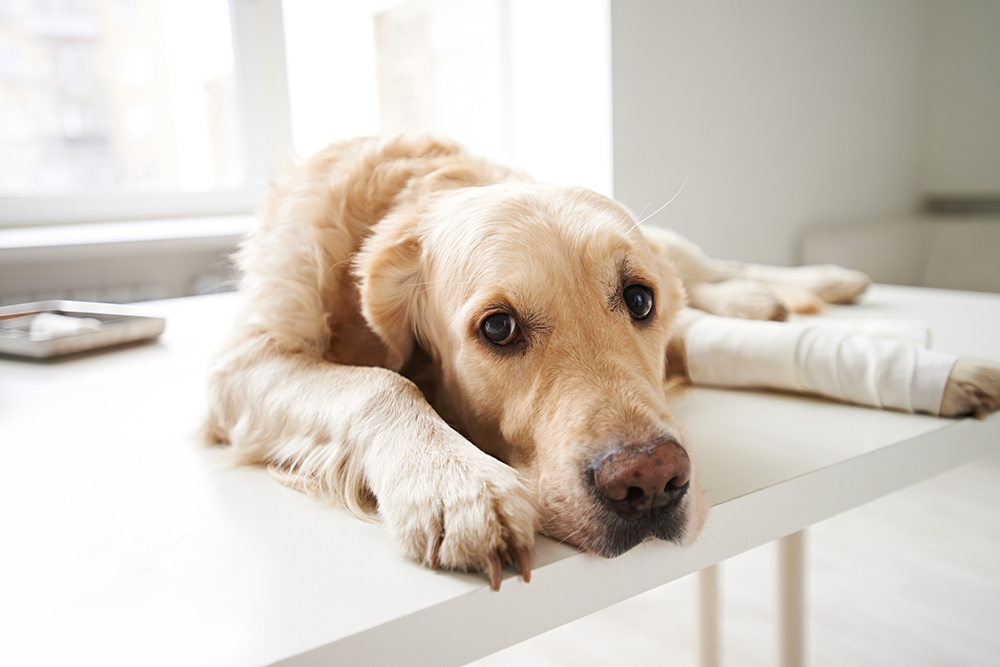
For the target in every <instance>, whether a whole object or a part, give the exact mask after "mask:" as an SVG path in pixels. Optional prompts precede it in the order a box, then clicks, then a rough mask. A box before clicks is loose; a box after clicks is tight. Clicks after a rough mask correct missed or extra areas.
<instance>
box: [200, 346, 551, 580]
mask: <svg viewBox="0 0 1000 667" xmlns="http://www.w3.org/2000/svg"><path fill="white" fill-rule="evenodd" d="M250 344H251V343H247V345H250ZM250 356H254V355H247V354H246V350H243V354H240V351H237V352H236V353H235V354H234V355H231V356H230V357H229V359H228V361H227V360H226V359H224V360H223V363H222V364H221V366H220V369H219V370H218V371H217V372H216V374H215V376H214V380H213V391H212V417H211V418H210V426H209V428H208V431H209V434H210V435H214V439H215V440H216V441H218V442H220V443H228V444H229V445H230V446H231V447H232V452H233V454H234V456H235V458H236V460H237V461H238V462H240V463H243V464H253V465H264V466H267V467H268V468H269V469H270V470H271V471H272V473H273V474H274V475H275V477H276V478H278V479H279V480H280V481H282V482H284V483H285V484H288V485H290V486H292V487H294V488H297V489H300V490H303V491H306V492H309V493H313V494H315V495H318V496H321V497H325V498H327V499H330V500H332V501H335V502H337V503H341V504H344V505H346V506H347V507H349V508H351V509H353V510H354V511H355V512H357V513H364V512H366V511H367V512H370V511H372V510H375V509H376V507H377V513H378V516H379V517H380V518H381V519H382V520H383V521H384V522H385V524H386V525H387V527H388V528H389V531H390V532H391V534H392V535H393V537H394V538H395V540H396V541H397V542H398V543H399V544H400V546H401V547H402V549H403V550H404V551H405V552H406V553H407V554H408V555H409V556H410V557H412V558H414V559H415V560H417V561H420V562H423V563H425V564H426V565H428V566H430V567H432V568H437V567H438V566H441V567H447V568H456V569H463V570H478V569H482V570H484V571H486V572H487V573H488V574H489V575H490V581H491V585H492V586H493V587H494V588H497V587H499V585H500V568H501V565H502V564H503V563H504V562H516V563H517V564H518V565H520V567H521V571H522V575H523V576H524V578H525V579H528V578H529V576H530V571H529V564H528V562H529V561H528V556H529V554H530V551H531V548H532V546H533V543H534V535H535V529H536V524H537V518H536V516H537V514H536V510H535V508H534V506H533V503H532V501H531V496H530V495H529V493H528V491H527V489H526V488H525V486H524V484H523V483H522V480H521V478H520V477H519V475H518V473H517V472H516V471H515V470H514V469H513V468H510V467H509V466H507V465H505V464H503V463H501V462H500V461H498V460H496V459H494V458H492V457H490V456H488V455H487V454H485V453H483V452H482V451H480V450H479V449H477V448H476V447H475V446H474V445H473V444H472V443H470V442H469V441H468V440H466V439H465V438H463V437H462V436H461V435H459V434H458V433H457V432H456V431H455V430H453V429H452V428H451V427H449V426H448V425H447V424H446V423H445V422H444V421H443V420H442V419H441V418H440V417H439V416H438V414H437V413H436V412H435V411H434V410H433V409H432V408H431V406H430V405H429V404H428V403H427V402H426V400H425V399H424V397H423V395H422V394H421V393H420V391H419V390H418V389H417V387H416V386H415V385H414V384H413V383H411V382H410V381H409V380H407V379H406V378H404V377H402V376H401V375H399V374H397V373H394V372H392V371H389V370H386V369H384V368H373V367H360V366H341V365H336V364H331V363H328V362H325V361H322V360H317V359H312V358H310V357H308V356H307V355H302V354H298V355H296V354H283V353H272V354H265V355H263V356H261V355H260V354H257V355H255V356H254V359H253V361H252V362H250V361H244V360H245V359H247V358H249V357H250Z"/></svg>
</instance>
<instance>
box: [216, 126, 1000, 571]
mask: <svg viewBox="0 0 1000 667" xmlns="http://www.w3.org/2000/svg"><path fill="white" fill-rule="evenodd" d="M237 259H238V262H239V265H240V267H241V269H242V271H243V273H244V278H243V282H242V285H241V290H242V292H243V294H244V295H245V297H246V299H247V309H246V312H245V313H244V314H243V315H242V317H241V319H240V321H239V324H238V326H237V328H236V331H235V332H234V334H233V336H232V339H231V340H230V342H229V344H228V346H227V347H226V350H225V351H224V352H223V354H222V355H221V356H220V357H219V359H218V362H217V364H216V366H215V368H214V371H213V375H212V379H211V392H210V396H211V398H210V400H211V405H210V417H209V419H208V421H207V424H206V434H207V437H208V438H209V439H210V441H212V442H214V443H217V444H225V445H228V446H229V447H230V449H231V451H232V454H233V456H234V458H235V460H236V461H237V462H238V463H241V464H247V465H261V466H266V467H267V468H268V469H269V470H270V471H271V473H272V474H273V475H274V476H275V477H276V478H277V479H278V480H279V481H281V482H283V483H285V484H288V485H290V486H293V487H295V488H298V489H301V490H303V491H306V492H308V493H312V494H315V495H317V496H321V497H324V498H326V499H328V500H330V501H331V502H334V503H338V504H341V505H343V506H345V507H347V508H348V509H350V510H351V511H353V512H354V513H356V514H358V515H359V516H361V517H363V518H369V519H370V518H373V517H375V516H377V517H378V518H380V519H381V520H382V521H383V522H384V523H385V525H386V526H387V527H388V529H389V531H390V532H391V534H392V535H393V537H394V538H395V540H396V541H397V542H398V543H399V545H400V546H401V548H402V549H403V550H404V552H405V553H407V554H408V555H409V556H410V557H412V558H414V559H416V560H418V561H421V562H423V563H425V564H427V565H428V566H430V567H438V566H443V567H448V568H459V569H483V570H485V571H487V572H488V573H489V575H490V579H491V582H492V584H493V585H494V587H496V586H498V585H499V577H500V567H501V565H502V564H503V563H509V562H514V563H517V564H518V565H519V566H520V567H521V570H522V573H523V574H524V576H525V577H526V578H527V575H528V568H529V555H530V551H531V549H532V546H533V543H534V539H535V533H536V531H538V530H542V531H543V532H545V533H547V534H549V535H552V536H554V537H556V538H557V539H562V540H566V541H568V542H571V543H573V544H576V545H578V546H580V547H581V548H583V549H586V550H589V551H592V552H595V553H605V554H608V553H612V552H613V551H614V550H613V549H612V548H610V547H609V546H608V544H607V537H606V533H605V532H604V529H605V526H603V524H602V521H603V519H602V515H601V513H600V511H599V507H597V505H596V503H595V499H594V496H593V492H592V489H590V488H588V486H587V483H586V479H585V477H586V474H585V473H586V467H587V462H588V461H590V460H592V459H593V457H595V456H596V455H598V454H599V453H600V452H601V451H602V450H603V449H604V448H607V447H608V446H609V445H613V444H614V443H616V442H647V441H652V440H655V439H657V438H670V439H675V440H676V441H677V442H679V443H681V444H682V445H683V444H684V435H683V432H682V430H681V428H680V427H679V425H678V424H677V423H676V422H675V420H674V419H673V417H672V416H671V415H670V413H669V412H668V410H667V408H666V398H665V391H666V389H665V387H666V384H665V382H664V380H665V371H666V368H665V366H666V365H667V349H668V342H669V341H670V338H671V335H672V333H674V334H676V333H677V331H674V330H673V329H672V325H673V322H674V320H675V319H676V318H677V317H678V316H679V315H682V313H683V312H684V307H685V298H686V297H685V285H686V287H687V292H689V293H690V294H691V296H692V300H693V304H694V305H697V306H700V307H702V308H704V309H707V310H711V311H713V312H717V313H721V314H736V315H739V316H743V317H756V318H764V319H767V318H780V317H782V316H783V314H784V313H786V312H788V311H789V310H810V309H816V308H818V307H819V304H820V303H821V301H823V300H827V301H849V300H851V299H853V298H854V297H855V296H857V294H858V293H860V291H862V290H863V289H864V288H865V287H866V286H867V279H866V278H864V276H861V275H860V274H856V273H854V272H847V271H844V270H843V269H837V268H835V267H806V268H802V269H772V268H770V267H757V266H754V265H745V264H736V263H724V262H717V261H716V260H710V259H708V258H707V257H705V256H704V254H703V253H701V251H700V250H698V249H697V248H696V247H695V246H693V245H692V244H690V243H689V242H687V241H684V240H683V239H680V238H679V237H677V236H676V235H673V234H670V233H667V232H663V231H661V230H655V229H643V228H640V227H639V226H638V225H637V224H636V223H635V221H634V219H633V218H632V216H631V215H630V214H629V213H628V212H627V211H625V210H624V209H623V208H622V207H620V206H619V205H617V204H616V203H614V202H613V201H611V200H609V199H607V198H605V197H601V196H599V195H596V194H594V193H592V192H589V191H587V190H583V189H579V188H559V187H552V186H544V185H538V184H534V183H531V182H530V181H529V180H528V179H527V178H525V177H523V176H521V175H519V174H516V173H514V172H512V171H510V170H507V169H504V168H501V167H497V166H495V165H492V164H489V163H487V162H484V161H481V160H477V159H475V158H472V157H470V156H469V155H468V154H466V153H465V152H464V151H462V150H461V149H460V148H459V147H457V146H455V145H453V144H449V143H446V142H441V141H437V140H433V139H429V138H396V139H389V140H379V139H359V140H354V141H350V142H345V143H341V144H336V145H333V146H331V147H329V148H328V149H326V150H324V151H322V152H321V153H319V154H318V155H316V156H314V157H313V158H311V159H310V160H309V161H308V162H306V163H305V164H304V165H303V166H302V167H301V168H300V169H298V171H297V172H296V173H295V174H294V175H293V176H292V177H291V178H290V179H289V180H288V181H287V182H286V183H285V184H284V185H282V186H280V187H277V188H275V190H274V192H273V194H272V196H271V198H270V200H269V203H268V204H267V206H266V207H265V209H264V211H263V213H262V217H261V224H260V227H259V228H258V229H257V230H256V231H255V232H254V233H253V234H252V235H251V237H250V238H249V239H248V240H247V241H246V243H245V244H244V245H243V247H242V249H241V251H240V253H239V254H238V257H237ZM627 283H641V284H643V285H646V286H648V287H649V288H650V289H651V290H652V293H653V294H654V295H655V310H654V314H653V315H651V316H650V317H649V318H647V320H648V321H646V320H644V321H642V322H636V321H633V320H632V318H630V317H629V315H628V312H627V311H625V309H624V306H623V305H622V302H621V293H622V289H623V287H624V285H625V284H627ZM498 311H502V312H508V311H509V312H512V313H515V314H516V319H517V322H518V325H519V326H520V327H521V328H522V329H523V330H524V337H523V339H522V341H521V344H519V345H517V346H514V347H512V348H511V349H510V350H508V349H506V348H504V349H501V348H497V347H495V346H492V345H490V344H488V343H487V342H486V341H485V340H484V338H483V336H482V335H481V332H480V325H481V323H482V321H483V319H484V317H486V316H488V315H489V314H490V313H494V312H498ZM681 320H682V321H683V320H685V317H683V316H682V317H681ZM682 328H683V327H679V329H682ZM670 369H671V370H672V371H673V372H675V373H677V372H681V373H682V372H683V370H684V360H683V348H681V347H679V346H676V345H675V347H674V348H673V349H672V350H671V358H670ZM977 382H979V376H978V375H977V374H976V372H972V373H968V372H964V371H963V374H962V378H961V379H960V380H959V381H956V385H957V386H958V387H959V388H958V389H957V390H956V391H953V392H952V393H953V394H955V395H954V396H951V397H950V398H949V400H950V401H953V402H954V405H953V406H952V407H953V409H954V413H956V414H957V413H963V412H970V411H977V410H981V409H987V408H980V407H976V406H977V405H980V404H981V405H988V406H989V407H988V409H991V410H992V409H995V407H996V395H997V393H998V392H1000V387H998V386H997V384H998V383H997V382H996V379H995V378H993V379H992V380H990V381H989V382H988V384H989V383H992V384H990V385H989V386H990V388H989V390H988V393H990V396H991V398H990V400H992V401H993V402H992V403H989V402H988V401H987V402H983V401H980V403H979V404H975V401H976V400H977V399H976V398H975V397H976V396H977V391H979V390H978V389H977V388H976V387H978V385H977ZM970 387H973V388H972V389H970ZM974 404H975V405H974ZM949 405H952V404H951V403H949ZM683 502H684V506H683V513H682V514H681V515H680V516H682V517H683V522H684V525H683V526H680V528H679V531H678V533H677V536H676V539H675V541H677V542H679V543H690V542H691V541H692V540H693V539H694V538H695V537H696V536H697V534H698V532H699V530H700V528H701V525H702V523H703V521H704V515H705V506H704V499H703V496H702V494H701V491H700V488H699V487H698V483H697V474H696V470H695V471H692V479H691V489H690V491H689V492H688V493H687V495H686V496H685V498H684V501H683Z"/></svg>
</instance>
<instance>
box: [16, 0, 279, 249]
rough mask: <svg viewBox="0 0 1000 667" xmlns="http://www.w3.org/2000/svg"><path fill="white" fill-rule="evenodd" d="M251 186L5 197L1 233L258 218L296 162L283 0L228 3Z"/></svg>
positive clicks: (245, 162) (247, 178)
mask: <svg viewBox="0 0 1000 667" xmlns="http://www.w3.org/2000/svg"><path fill="white" fill-rule="evenodd" d="M229 8H230V23H231V30H232V40H233V59H234V65H235V77H236V88H237V97H238V107H239V116H238V122H239V124H240V128H239V134H240V139H241V142H242V144H241V148H242V151H243V158H242V161H243V166H244V180H243V185H242V186H241V187H239V188H234V189H227V190H213V191H208V192H177V191H173V192H170V191H168V192H149V193H141V192H112V193H106V194H104V193H102V194H87V195H49V196H34V195H33V196H23V197H18V196H13V197H0V229H3V228H17V227H28V226H41V225H58V224H72V223H92V222H113V221H123V220H128V221H136V220H146V219H162V218H180V217H189V216H205V215H224V214H235V213H250V212H252V211H253V210H254V209H255V208H256V206H257V204H258V202H259V200H260V198H261V196H262V195H263V194H264V190H265V188H266V187H267V183H268V182H269V181H270V180H273V179H274V178H276V177H278V176H279V175H280V174H281V173H282V172H283V171H284V170H285V169H286V168H287V167H288V165H289V164H291V162H292V157H293V149H292V130H291V113H290V110H289V101H288V79H287V73H286V69H285V42H284V24H283V21H282V8H281V0H229Z"/></svg>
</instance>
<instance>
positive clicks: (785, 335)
mask: <svg viewBox="0 0 1000 667" xmlns="http://www.w3.org/2000/svg"><path fill="white" fill-rule="evenodd" d="M684 343H685V348H686V353H687V369H688V376H689V377H690V378H691V381H692V382H694V383H695V384H707V385H719V386H725V387H767V388H772V389H784V390H788V391H795V392H801V393H811V394H819V395H821V396H826V397H829V398H834V399H837V400H840V401H846V402H849V403H859V404H862V405H871V406H875V407H879V408H894V409H896V410H903V411H906V412H929V413H931V414H935V415H936V414H939V412H940V409H941V398H942V396H943V394H944V388H945V385H946V384H947V382H948V376H949V374H950V373H951V369H952V366H954V364H955V361H956V359H957V357H956V356H955V355H952V354H947V353H944V352H937V351H934V350H928V349H925V348H922V347H916V346H914V345H912V344H911V343H909V342H903V341H899V340H893V339H890V338H885V337H875V336H870V335H859V334H855V333H853V332H851V331H850V330H849V329H846V328H843V327H830V328H825V327H820V326H813V325H811V324H808V323H804V322H796V323H783V322H761V321H750V320H738V319H732V318H727V317H717V316H715V315H707V314H706V315H701V316H700V317H698V318H697V319H695V320H694V321H693V322H691V324H690V325H689V326H688V328H687V331H686V333H685V334H684Z"/></svg>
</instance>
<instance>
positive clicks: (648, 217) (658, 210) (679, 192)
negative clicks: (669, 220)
mask: <svg viewBox="0 0 1000 667" xmlns="http://www.w3.org/2000/svg"><path fill="white" fill-rule="evenodd" d="M689 176H691V171H690V170H689V171H688V172H687V173H686V174H684V182H683V183H681V187H680V189H678V190H677V192H676V193H675V194H674V196H673V197H671V198H670V199H668V200H667V203H666V204H664V205H663V206H661V207H660V208H658V209H656V210H655V211H653V212H652V213H650V214H649V215H647V216H646V217H642V213H640V214H639V220H638V221H636V223H635V226H636V227H638V226H639V225H641V224H642V223H644V222H646V221H647V220H649V219H650V218H652V217H653V216H654V215H656V214H657V213H659V212H660V211H662V210H663V209H665V208H666V207H668V206H670V204H671V202H673V201H674V200H675V199H677V197H678V196H680V194H681V192H683V191H684V186H685V185H687V182H688V177H689ZM646 208H649V204H647V205H646V207H645V208H643V209H642V210H643V212H645V211H646Z"/></svg>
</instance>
